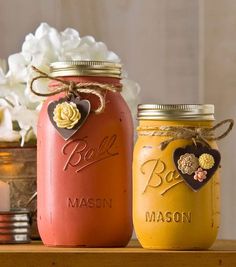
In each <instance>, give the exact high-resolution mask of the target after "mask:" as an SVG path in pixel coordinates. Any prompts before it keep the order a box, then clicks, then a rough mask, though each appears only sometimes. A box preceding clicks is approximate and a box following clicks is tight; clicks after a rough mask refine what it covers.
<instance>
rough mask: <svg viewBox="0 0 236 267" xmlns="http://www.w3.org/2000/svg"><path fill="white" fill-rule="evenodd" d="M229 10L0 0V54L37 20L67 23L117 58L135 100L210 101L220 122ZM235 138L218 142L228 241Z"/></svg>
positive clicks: (234, 55)
mask: <svg viewBox="0 0 236 267" xmlns="http://www.w3.org/2000/svg"><path fill="white" fill-rule="evenodd" d="M235 14H236V1H235V0H224V1H223V0H146V1H144V0H97V1H95V0H50V1H48V0H24V1H22V0H8V1H5V0H0V34H1V39H0V57H1V58H7V56H8V55H9V54H12V53H14V52H18V51H19V50H20V47H21V44H22V42H23V40H24V36H25V35H26V34H27V33H28V32H34V31H35V29H36V27H37V26H38V25H39V23H40V22H47V23H49V24H50V25H51V26H54V27H56V28H58V29H59V30H64V29H65V28H66V27H73V28H75V29H77V30H79V31H80V34H81V35H82V36H83V35H93V36H94V37H95V38H96V39H97V40H100V41H103V42H105V43H106V44H107V45H108V47H109V48H110V50H113V51H115V52H116V53H117V54H118V55H119V56H120V57H121V58H122V61H123V63H124V64H125V66H126V69H127V71H128V73H129V76H130V78H132V79H133V80H136V81H138V82H139V83H140V85H141V87H142V91H141V102H149V103H151V102H155V103H204V102H205V103H213V104H215V105H216V117H217V119H218V120H221V119H223V118H228V117H235V115H236V105H235V102H236V89H235V87H236V75H235V73H236V16H235ZM235 137H236V132H235V130H234V131H233V132H232V134H231V135H230V136H229V137H227V138H226V139H225V140H223V141H221V142H220V148H221V151H222V154H223V162H222V165H223V170H222V224H221V232H220V237H222V238H228V239H233V238H236V228H235V227H234V225H236V198H235V197H234V196H235V195H236V178H235V177H234V176H235V173H236V164H235V161H236V143H235V142H234V138H235ZM202 204H203V205H204V203H202Z"/></svg>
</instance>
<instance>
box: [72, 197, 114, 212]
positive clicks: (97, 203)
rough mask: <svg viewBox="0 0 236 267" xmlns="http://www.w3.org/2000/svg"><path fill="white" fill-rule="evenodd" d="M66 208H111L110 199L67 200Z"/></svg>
mask: <svg viewBox="0 0 236 267" xmlns="http://www.w3.org/2000/svg"><path fill="white" fill-rule="evenodd" d="M67 207H68V208H97V209H100V208H111V207H112V199H111V198H109V199H108V198H70V197H68V198H67Z"/></svg>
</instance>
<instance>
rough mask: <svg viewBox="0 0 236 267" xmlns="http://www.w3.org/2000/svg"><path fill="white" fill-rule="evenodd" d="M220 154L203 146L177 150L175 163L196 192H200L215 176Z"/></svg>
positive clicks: (191, 146) (198, 145)
mask: <svg viewBox="0 0 236 267" xmlns="http://www.w3.org/2000/svg"><path fill="white" fill-rule="evenodd" d="M220 159H221V156H220V152H219V151H218V150H216V149H212V148H210V147H207V146H203V145H202V144H199V143H197V145H190V146H186V147H185V148H177V149H176V150H175V152H174V163H175V166H176V169H177V170H178V172H179V174H180V175H181V176H182V178H183V179H184V181H185V182H186V184H187V185H188V186H190V187H191V188H192V189H193V190H194V191H197V190H199V189H200V188H201V187H202V186H204V185H205V184H206V183H207V182H208V181H209V180H210V179H211V177H212V176H213V174H214V173H215V171H216V170H217V169H218V167H219V164H220Z"/></svg>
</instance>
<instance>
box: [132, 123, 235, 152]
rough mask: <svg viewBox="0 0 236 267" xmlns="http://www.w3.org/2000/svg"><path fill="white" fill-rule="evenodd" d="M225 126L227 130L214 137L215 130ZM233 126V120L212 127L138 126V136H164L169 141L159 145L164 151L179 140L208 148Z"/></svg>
mask: <svg viewBox="0 0 236 267" xmlns="http://www.w3.org/2000/svg"><path fill="white" fill-rule="evenodd" d="M225 124H229V125H228V128H227V129H226V130H225V131H224V132H223V133H222V134H220V135H218V136H215V130H216V129H217V128H219V127H221V126H223V125H225ZM233 125H234V120H233V119H227V120H223V121H221V122H219V123H217V124H216V125H215V126H213V127H186V126H138V128H137V131H138V134H139V135H140V136H165V137H170V138H169V139H167V140H165V141H163V142H161V143H160V148H161V150H164V149H165V148H166V147H167V146H168V145H169V144H170V143H171V142H173V141H175V140H179V139H185V140H192V141H193V142H194V143H195V144H196V142H200V143H203V144H204V145H207V146H209V144H208V141H217V140H220V139H223V138H224V137H226V136H227V135H228V134H229V132H230V131H231V130H232V128H233Z"/></svg>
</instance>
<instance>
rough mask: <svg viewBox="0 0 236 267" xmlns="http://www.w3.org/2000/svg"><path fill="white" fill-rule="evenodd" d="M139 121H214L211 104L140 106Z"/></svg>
mask: <svg viewBox="0 0 236 267" xmlns="http://www.w3.org/2000/svg"><path fill="white" fill-rule="evenodd" d="M138 119H140V120H204V121H212V120H214V105H211V104H140V105H138Z"/></svg>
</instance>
